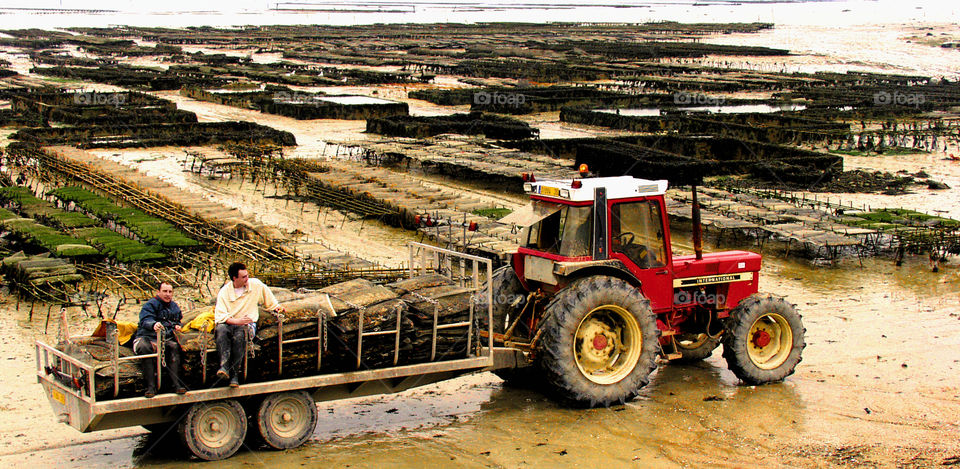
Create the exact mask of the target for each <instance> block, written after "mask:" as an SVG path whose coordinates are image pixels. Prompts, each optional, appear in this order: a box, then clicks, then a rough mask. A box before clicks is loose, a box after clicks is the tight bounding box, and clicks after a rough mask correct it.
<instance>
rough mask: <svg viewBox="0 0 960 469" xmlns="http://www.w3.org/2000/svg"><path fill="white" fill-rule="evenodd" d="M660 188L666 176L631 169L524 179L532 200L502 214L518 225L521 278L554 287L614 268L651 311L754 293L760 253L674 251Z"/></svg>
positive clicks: (533, 284)
mask: <svg viewBox="0 0 960 469" xmlns="http://www.w3.org/2000/svg"><path fill="white" fill-rule="evenodd" d="M528 179H530V177H528ZM666 190H667V181H664V180H647V179H639V178H635V177H632V176H620V177H605V178H582V179H569V180H545V181H541V182H537V181H536V180H528V181H527V182H525V183H524V191H525V192H526V193H528V194H529V196H530V198H531V203H530V205H528V206H527V207H525V208H523V209H521V210H518V211H516V212H514V213H512V214H510V215H508V216H507V217H505V218H504V219H502V220H501V222H502V223H509V224H515V225H517V226H522V227H524V229H523V231H522V233H521V247H520V248H519V249H518V251H517V253H516V255H515V256H514V258H513V259H512V265H513V267H514V269H515V270H516V272H517V275H518V277H519V278H520V279H521V282H523V283H524V284H525V287H527V288H528V289H533V288H540V289H542V290H544V291H553V292H555V291H557V290H559V289H561V288H563V287H565V286H566V285H567V284H569V283H570V282H571V281H573V280H575V279H577V278H580V277H583V276H585V275H595V274H603V275H612V276H615V277H618V278H622V279H624V280H626V281H628V282H630V283H631V284H633V285H635V286H637V287H639V288H640V289H641V291H642V292H643V294H644V296H646V297H647V298H648V299H649V300H650V302H651V306H652V307H653V309H654V311H665V310H670V309H673V308H674V307H679V308H689V307H691V306H692V303H695V302H696V300H697V299H703V300H706V299H709V300H710V301H712V302H714V306H720V307H721V309H723V308H726V307H727V301H726V300H727V298H730V299H731V300H732V301H731V302H730V305H736V304H737V302H739V300H740V299H741V298H744V297H746V296H749V295H750V294H753V293H756V291H757V289H756V287H757V273H758V272H759V270H760V255H759V254H755V253H751V252H745V251H728V252H722V253H711V254H706V255H692V256H678V257H676V258H674V256H673V253H672V250H671V244H670V221H669V218H668V214H667V212H666V206H665V203H664V192H665V191H666ZM734 284H735V285H734ZM731 286H732V287H733V290H732V291H731V290H730V287H731ZM678 292H682V293H681V294H678ZM718 293H719V294H718ZM731 294H732V295H731ZM717 299H722V300H724V301H723V304H721V305H716V301H717Z"/></svg>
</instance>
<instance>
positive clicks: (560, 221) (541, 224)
mask: <svg viewBox="0 0 960 469" xmlns="http://www.w3.org/2000/svg"><path fill="white" fill-rule="evenodd" d="M536 203H538V204H541V207H542V208H551V209H553V210H551V212H552V213H550V214H549V215H547V216H545V217H543V218H541V219H540V220H539V221H537V222H536V223H534V224H532V225H530V226H529V228H528V229H527V230H526V233H525V234H524V235H522V236H521V239H523V240H524V241H525V245H526V247H528V248H530V249H536V250H538V251H544V252H549V253H551V254H559V255H561V256H566V257H578V256H589V255H590V239H591V236H592V234H593V207H592V206H589V205H588V206H580V207H574V206H571V205H562V204H554V203H551V202H544V201H536ZM541 213H542V212H541Z"/></svg>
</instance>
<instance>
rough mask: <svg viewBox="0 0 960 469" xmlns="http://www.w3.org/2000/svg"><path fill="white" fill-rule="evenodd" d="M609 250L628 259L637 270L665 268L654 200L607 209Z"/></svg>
mask: <svg viewBox="0 0 960 469" xmlns="http://www.w3.org/2000/svg"><path fill="white" fill-rule="evenodd" d="M610 244H611V251H613V252H619V253H622V254H624V255H625V256H627V257H628V258H630V260H632V261H633V262H634V263H635V264H636V265H637V267H640V268H641V269H649V268H655V267H663V266H665V265H666V259H667V254H666V247H665V243H664V239H663V218H662V217H661V216H660V204H658V203H657V201H655V200H643V201H638V202H624V203H619V204H614V205H613V207H612V208H611V209H610Z"/></svg>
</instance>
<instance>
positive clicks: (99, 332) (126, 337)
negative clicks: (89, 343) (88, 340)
mask: <svg viewBox="0 0 960 469" xmlns="http://www.w3.org/2000/svg"><path fill="white" fill-rule="evenodd" d="M108 322H115V323H116V324H117V343H118V344H120V345H123V344H125V343H127V342H129V341H130V339H132V338H133V334H136V333H137V323H135V322H128V321H111V320H109V319H104V320H102V321H100V325H99V326H97V329H96V330H94V331H93V334H90V336H91V337H106V336H107V325H106V323H108Z"/></svg>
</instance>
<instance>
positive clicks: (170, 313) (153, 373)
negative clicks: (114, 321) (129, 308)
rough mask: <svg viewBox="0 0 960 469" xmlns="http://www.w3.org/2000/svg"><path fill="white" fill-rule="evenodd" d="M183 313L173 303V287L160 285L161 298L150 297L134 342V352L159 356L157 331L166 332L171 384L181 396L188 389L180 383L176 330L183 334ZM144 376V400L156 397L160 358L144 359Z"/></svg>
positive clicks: (164, 335) (144, 308) (164, 336)
mask: <svg viewBox="0 0 960 469" xmlns="http://www.w3.org/2000/svg"><path fill="white" fill-rule="evenodd" d="M182 319H183V313H182V312H180V307H179V306H177V303H176V302H174V301H173V285H170V284H169V283H166V282H160V285H159V286H158V288H157V295H156V296H155V297H153V298H150V300H149V301H147V302H146V303H144V304H143V307H142V308H141V309H140V325H139V326H138V327H137V336H136V338H135V339H134V340H133V351H134V353H136V354H137V355H143V354H148V353H156V351H157V332H159V331H163V345H164V349H163V361H164V363H165V364H166V368H167V374H168V375H169V376H170V383H171V384H172V386H173V388H174V390H176V392H177V394H184V393H186V392H187V388H186V387H185V386H184V385H183V383H182V382H181V381H180V344H179V343H178V342H177V338H176V336H175V335H174V334H173V333H174V331H177V332H179V331H180V320H182ZM141 362H142V364H143V377H144V379H145V380H146V382H147V390H146V392H144V394H143V396H144V397H153V396H155V395H156V394H157V359H156V358H144V359H143V360H141Z"/></svg>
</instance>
